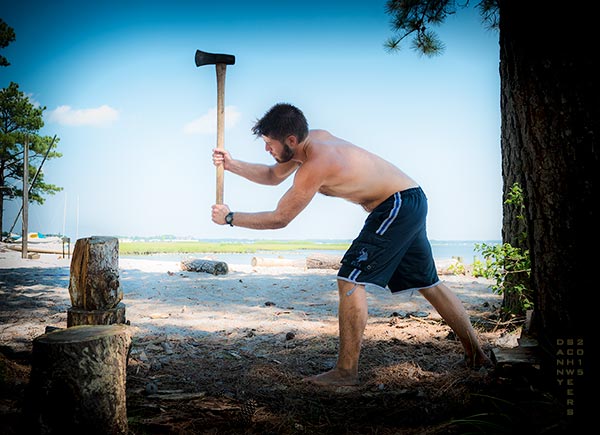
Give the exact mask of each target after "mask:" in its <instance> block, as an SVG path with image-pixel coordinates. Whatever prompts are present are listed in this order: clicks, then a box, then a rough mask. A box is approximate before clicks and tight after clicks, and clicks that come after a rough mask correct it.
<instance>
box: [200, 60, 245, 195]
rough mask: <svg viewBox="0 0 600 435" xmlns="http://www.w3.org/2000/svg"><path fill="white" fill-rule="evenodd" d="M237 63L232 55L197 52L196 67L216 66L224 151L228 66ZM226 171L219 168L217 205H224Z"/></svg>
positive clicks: (219, 130)
mask: <svg viewBox="0 0 600 435" xmlns="http://www.w3.org/2000/svg"><path fill="white" fill-rule="evenodd" d="M234 63H235V56H233V55H231V54H214V53H206V52H204V51H200V50H196V66H202V65H214V66H215V67H216V70H217V148H218V149H224V148H225V147H224V145H223V139H224V132H223V131H224V130H225V71H226V69H227V65H233V64H234ZM224 176H225V169H224V168H223V165H221V166H217V202H216V203H217V204H223V184H224Z"/></svg>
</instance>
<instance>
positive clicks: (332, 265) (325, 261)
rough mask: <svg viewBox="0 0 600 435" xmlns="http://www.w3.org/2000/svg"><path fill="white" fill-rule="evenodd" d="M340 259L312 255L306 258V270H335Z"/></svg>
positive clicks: (324, 255) (339, 257)
mask: <svg viewBox="0 0 600 435" xmlns="http://www.w3.org/2000/svg"><path fill="white" fill-rule="evenodd" d="M341 261H342V257H341V256H339V255H330V254H313V255H309V256H308V257H306V268H307V269H335V270H338V269H339V268H340V266H341Z"/></svg>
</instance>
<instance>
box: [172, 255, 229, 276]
mask: <svg viewBox="0 0 600 435" xmlns="http://www.w3.org/2000/svg"><path fill="white" fill-rule="evenodd" d="M181 270H185V271H188V272H206V273H212V274H213V275H225V274H227V272H229V267H228V266H227V263H225V262H223V261H213V260H203V259H190V260H183V261H182V262H181Z"/></svg>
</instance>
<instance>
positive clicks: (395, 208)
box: [375, 192, 402, 236]
mask: <svg viewBox="0 0 600 435" xmlns="http://www.w3.org/2000/svg"><path fill="white" fill-rule="evenodd" d="M401 205H402V197H401V196H400V192H396V193H394V206H393V207H392V209H391V210H390V214H389V215H388V217H386V218H385V219H384V221H383V222H382V223H381V225H380V226H379V228H377V231H375V234H377V235H380V236H381V235H383V234H384V233H385V232H386V231H387V229H388V228H389V227H390V225H392V223H393V222H394V219H396V217H397V216H398V213H399V212H400V206H401Z"/></svg>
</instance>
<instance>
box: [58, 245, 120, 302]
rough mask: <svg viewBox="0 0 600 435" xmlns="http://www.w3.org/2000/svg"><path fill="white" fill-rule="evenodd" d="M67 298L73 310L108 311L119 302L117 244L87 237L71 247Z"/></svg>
mask: <svg viewBox="0 0 600 435" xmlns="http://www.w3.org/2000/svg"><path fill="white" fill-rule="evenodd" d="M69 294H70V295H71V304H72V306H73V308H76V309H81V310H87V311H92V310H108V309H111V308H114V307H116V306H117V304H118V303H119V302H120V301H121V299H123V289H122V288H121V285H120V283H119V240H118V239H117V238H115V237H98V236H94V237H88V238H85V239H79V240H77V242H76V243H75V249H74V250H73V257H72V259H71V279H70V281H69Z"/></svg>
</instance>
